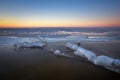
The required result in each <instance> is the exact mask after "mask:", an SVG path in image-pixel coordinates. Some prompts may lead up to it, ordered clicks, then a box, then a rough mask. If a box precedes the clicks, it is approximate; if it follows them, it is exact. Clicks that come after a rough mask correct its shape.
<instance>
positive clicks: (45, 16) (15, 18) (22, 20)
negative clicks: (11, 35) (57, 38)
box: [0, 0, 120, 28]
mask: <svg viewBox="0 0 120 80" xmlns="http://www.w3.org/2000/svg"><path fill="white" fill-rule="evenodd" d="M89 26H90V27H96V26H120V0H0V27H1V28H5V27H89Z"/></svg>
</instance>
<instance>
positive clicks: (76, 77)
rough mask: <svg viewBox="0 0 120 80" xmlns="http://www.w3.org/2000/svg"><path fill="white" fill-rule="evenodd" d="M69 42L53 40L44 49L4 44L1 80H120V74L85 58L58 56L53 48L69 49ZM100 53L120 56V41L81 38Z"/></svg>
mask: <svg viewBox="0 0 120 80" xmlns="http://www.w3.org/2000/svg"><path fill="white" fill-rule="evenodd" d="M65 44H66V42H54V43H49V44H48V46H47V47H46V48H44V49H35V48H34V49H26V50H20V51H16V50H14V47H13V46H12V45H4V46H3V45H0V80H45V79H47V80H50V79H52V80H83V79H85V80H91V79H101V80H107V79H109V80H120V74H118V73H115V72H112V71H109V70H107V69H104V68H102V67H98V66H95V65H93V64H91V63H89V62H86V61H83V60H82V59H81V58H79V57H77V58H67V57H62V56H56V55H55V54H53V53H52V52H49V49H50V48H53V49H59V50H60V51H61V52H64V53H67V54H70V55H72V51H68V52H66V48H65ZM81 46H82V47H84V48H85V49H88V50H91V51H93V52H95V53H96V54H97V55H107V56H110V57H113V58H117V59H120V42H119V41H112V42H81Z"/></svg>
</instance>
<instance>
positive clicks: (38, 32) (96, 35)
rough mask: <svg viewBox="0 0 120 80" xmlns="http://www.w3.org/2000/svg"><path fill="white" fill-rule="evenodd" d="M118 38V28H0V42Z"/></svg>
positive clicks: (109, 39)
mask: <svg viewBox="0 0 120 80" xmlns="http://www.w3.org/2000/svg"><path fill="white" fill-rule="evenodd" d="M39 38H41V39H43V40H46V41H47V42H59V41H111V40H120V28H114V27H113V28H14V29H12V28H10V29H7V28H6V29H0V44H14V43H16V42H32V41H36V40H38V39H39Z"/></svg>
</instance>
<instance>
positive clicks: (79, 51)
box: [66, 43, 120, 73]
mask: <svg viewBox="0 0 120 80" xmlns="http://www.w3.org/2000/svg"><path fill="white" fill-rule="evenodd" d="M66 47H67V48H69V49H72V50H74V53H73V54H74V55H77V56H80V57H82V58H86V59H87V60H88V61H89V62H92V63H93V64H95V65H98V66H102V67H105V68H106V69H109V70H111V71H114V72H117V73H120V59H114V58H111V57H108V56H104V55H100V56H96V54H95V53H94V52H92V51H90V50H87V49H84V48H82V47H80V46H78V45H77V44H73V43H67V44H66Z"/></svg>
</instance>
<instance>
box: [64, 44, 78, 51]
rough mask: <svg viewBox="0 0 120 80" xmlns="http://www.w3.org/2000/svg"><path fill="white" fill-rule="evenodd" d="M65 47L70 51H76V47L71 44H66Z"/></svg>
mask: <svg viewBox="0 0 120 80" xmlns="http://www.w3.org/2000/svg"><path fill="white" fill-rule="evenodd" d="M66 47H67V48H70V49H72V50H77V49H78V45H76V44H72V43H67V44H66Z"/></svg>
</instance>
